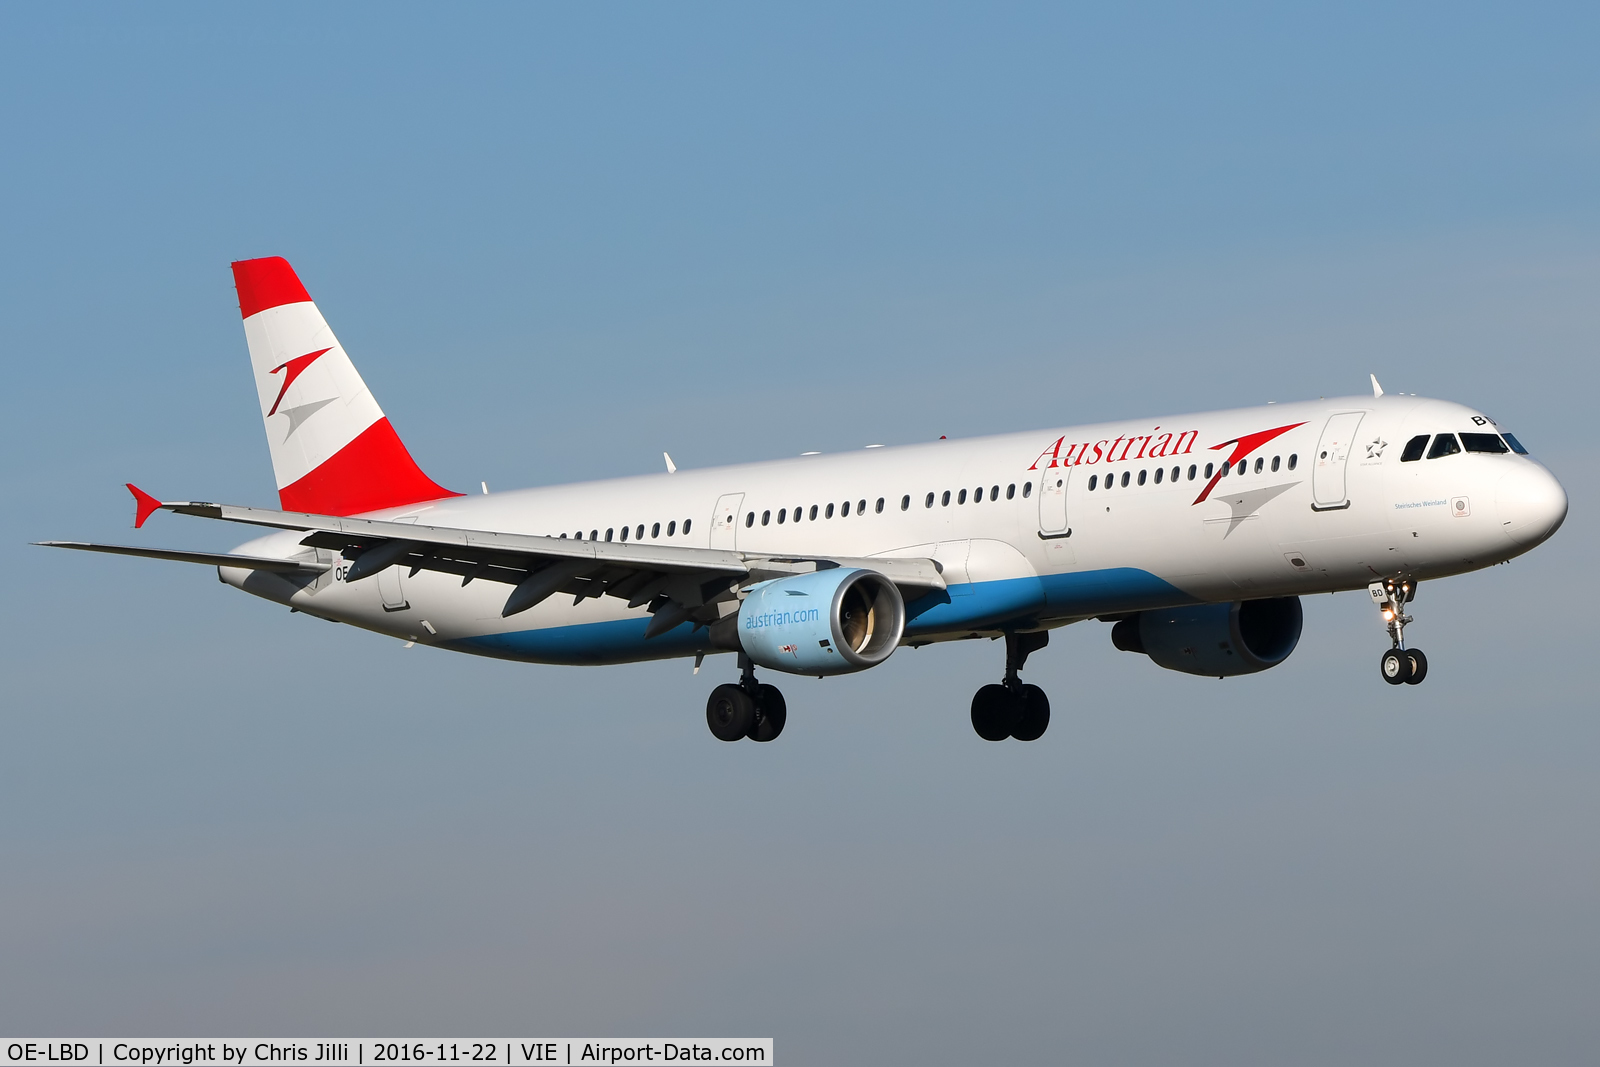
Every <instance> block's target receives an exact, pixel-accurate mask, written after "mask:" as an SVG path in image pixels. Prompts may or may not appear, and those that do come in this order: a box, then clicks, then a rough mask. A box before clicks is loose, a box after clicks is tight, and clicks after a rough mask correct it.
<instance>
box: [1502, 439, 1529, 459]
mask: <svg viewBox="0 0 1600 1067" xmlns="http://www.w3.org/2000/svg"><path fill="white" fill-rule="evenodd" d="M1504 436H1505V439H1506V444H1508V445H1510V446H1511V451H1513V452H1515V453H1516V454H1517V455H1519V456H1526V455H1527V454H1528V450H1527V449H1526V448H1523V447H1522V442H1521V441H1518V440H1517V439H1516V438H1515V437H1512V436H1511V435H1510V434H1505V435H1504Z"/></svg>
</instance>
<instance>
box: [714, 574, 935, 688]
mask: <svg viewBox="0 0 1600 1067" xmlns="http://www.w3.org/2000/svg"><path fill="white" fill-rule="evenodd" d="M737 626H738V631H737V632H738V641H739V647H740V648H741V649H743V650H744V653H745V655H747V656H749V657H750V658H751V659H752V660H753V661H755V662H756V663H757V664H759V665H761V666H763V667H770V668H772V669H773V670H775V671H784V672H787V673H789V674H814V675H825V674H849V673H851V672H853V671H861V670H866V669H867V668H868V667H875V666H877V665H878V664H880V663H882V662H883V661H884V660H886V659H888V658H889V655H890V653H892V652H893V651H894V650H895V648H896V647H897V646H898V645H899V644H900V636H901V634H903V633H904V632H905V628H906V605H905V601H904V600H903V599H902V598H901V596H900V590H898V589H896V588H895V586H894V583H893V582H891V581H889V579H887V578H885V577H884V576H883V575H881V574H879V573H878V572H876V571H869V570H861V569H857V568H850V567H836V568H834V569H832V570H825V571H816V572H814V573H812V574H799V575H796V576H794V577H793V578H777V579H774V580H772V581H770V582H761V583H759V584H757V585H754V586H751V587H750V589H749V591H748V592H747V593H746V594H745V598H744V602H743V603H742V604H740V605H739V614H738V617H737Z"/></svg>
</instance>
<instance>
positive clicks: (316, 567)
mask: <svg viewBox="0 0 1600 1067" xmlns="http://www.w3.org/2000/svg"><path fill="white" fill-rule="evenodd" d="M128 488H130V489H132V488H133V487H132V486H129V487H128ZM134 491H135V492H137V491H138V490H134ZM34 544H36V545H43V546H44V547H45V548H76V549H78V550H79V551H82V552H109V553H111V554H112V555H115V556H145V557H147V558H149V559H171V560H177V561H178V562H179V563H201V564H205V565H207V566H211V567H237V568H239V569H240V570H247V571H277V572H278V573H280V574H321V573H322V572H323V571H325V570H328V569H329V565H328V564H326V563H303V562H300V561H298V560H292V559H269V558H267V557H266V556H235V555H232V554H230V553H227V552H187V551H185V550H183V549H178V548H136V547H134V546H133V545H96V544H90V543H89V542H88V541H35V542H34Z"/></svg>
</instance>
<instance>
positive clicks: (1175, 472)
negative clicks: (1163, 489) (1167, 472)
mask: <svg viewBox="0 0 1600 1067" xmlns="http://www.w3.org/2000/svg"><path fill="white" fill-rule="evenodd" d="M1182 473H1183V468H1182V467H1173V468H1172V480H1173V481H1177V480H1178V475H1180V474H1182ZM1189 477H1191V478H1193V477H1194V475H1193V474H1190V475H1189Z"/></svg>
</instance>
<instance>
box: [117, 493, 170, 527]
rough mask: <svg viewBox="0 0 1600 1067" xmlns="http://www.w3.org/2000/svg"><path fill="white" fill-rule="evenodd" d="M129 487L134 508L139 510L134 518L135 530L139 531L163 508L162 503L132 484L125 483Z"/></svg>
mask: <svg viewBox="0 0 1600 1067" xmlns="http://www.w3.org/2000/svg"><path fill="white" fill-rule="evenodd" d="M123 484H125V485H126V486H127V487H128V492H130V493H132V494H133V501H134V507H135V508H136V509H137V510H136V511H135V513H134V516H133V528H134V529H135V530H137V529H138V528H139V527H141V526H143V525H144V520H146V519H148V518H149V517H150V516H151V515H153V514H155V512H156V511H158V510H159V509H160V508H161V501H159V500H157V499H156V498H155V497H153V496H151V495H150V494H149V493H147V492H145V491H144V490H143V489H140V488H139V487H138V486H137V485H134V484H133V483H132V482H125V483H123Z"/></svg>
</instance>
